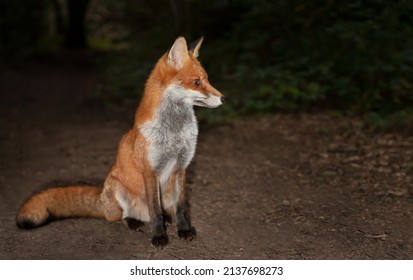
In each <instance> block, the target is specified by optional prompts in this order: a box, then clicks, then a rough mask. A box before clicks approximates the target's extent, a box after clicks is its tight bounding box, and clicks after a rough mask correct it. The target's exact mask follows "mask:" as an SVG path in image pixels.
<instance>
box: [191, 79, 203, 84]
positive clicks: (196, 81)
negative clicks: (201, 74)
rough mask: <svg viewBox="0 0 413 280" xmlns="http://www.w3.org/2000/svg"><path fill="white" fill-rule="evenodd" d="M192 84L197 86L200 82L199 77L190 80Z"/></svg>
mask: <svg viewBox="0 0 413 280" xmlns="http://www.w3.org/2000/svg"><path fill="white" fill-rule="evenodd" d="M192 82H193V83H194V85H196V86H199V85H200V84H201V81H200V80H199V79H195V80H193V81H192Z"/></svg>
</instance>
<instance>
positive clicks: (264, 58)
mask: <svg viewBox="0 0 413 280" xmlns="http://www.w3.org/2000/svg"><path fill="white" fill-rule="evenodd" d="M179 35H183V36H185V37H186V38H187V40H188V41H192V40H195V39H197V38H198V37H200V36H201V35H203V36H205V45H204V48H203V49H202V55H201V60H202V63H203V64H204V66H205V68H206V70H207V71H208V72H209V73H210V76H211V80H212V82H213V83H214V84H216V85H217V87H219V88H220V89H221V90H222V91H223V93H224V94H225V95H227V96H228V98H229V99H228V100H231V102H229V104H228V105H227V106H226V107H225V109H223V110H221V111H220V113H219V115H216V114H214V116H211V115H208V113H206V115H205V114H204V113H201V118H202V119H203V120H205V121H207V122H210V123H211V122H212V123H214V122H222V121H228V120H231V119H233V118H234V117H237V116H240V115H246V114H261V113H267V112H279V111H284V112H285V111H287V112H290V111H297V110H306V111H318V110H320V109H328V110H330V111H331V110H332V111H334V112H336V113H339V114H345V115H359V116H363V117H364V118H365V120H366V122H367V123H368V124H371V125H373V126H377V127H380V128H389V127H395V126H402V127H404V128H406V125H407V124H411V121H412V109H411V106H410V105H411V104H413V94H412V93H411V91H412V86H413V84H412V77H413V3H412V1H409V0H396V1H385V0H364V1H362V0H350V1H344V0H343V1H340V0H329V1H302V0H301V1H299V0H292V1H290V0H289V1H287V0H285V1H283V0H279V1H265V0H260V1H246V0H221V1H206V0H199V1H193V0H168V1H167V0H160V1H133V0H120V1H108V0H100V1H98V0H95V1H88V0H66V1H63V0H24V1H23V0H2V1H1V2H0V56H1V57H2V59H1V62H2V64H5V65H10V63H11V64H12V65H13V64H14V65H16V63H17V62H20V63H23V62H24V61H27V59H33V58H36V59H38V60H42V59H43V60H51V59H56V58H57V57H59V56H60V57H61V56H62V55H63V52H62V50H64V49H87V50H88V53H89V58H90V59H91V61H92V62H93V64H94V65H95V66H96V69H97V71H98V73H99V75H100V78H101V79H100V80H99V84H98V86H97V87H96V88H95V90H94V93H93V94H94V96H98V97H99V98H102V99H103V100H105V102H108V103H114V104H123V103H124V102H127V100H136V97H137V96H139V95H140V94H141V92H142V89H143V86H142V84H143V83H144V81H145V79H146V77H147V75H148V73H149V71H150V69H151V67H152V66H153V62H154V61H156V59H157V58H158V57H159V55H160V54H161V53H163V52H165V51H166V50H167V49H168V47H169V46H170V45H171V43H172V42H173V40H174V39H175V38H176V37H177V36H179Z"/></svg>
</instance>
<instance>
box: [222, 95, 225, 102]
mask: <svg viewBox="0 0 413 280" xmlns="http://www.w3.org/2000/svg"><path fill="white" fill-rule="evenodd" d="M221 102H222V104H224V103H225V96H221Z"/></svg>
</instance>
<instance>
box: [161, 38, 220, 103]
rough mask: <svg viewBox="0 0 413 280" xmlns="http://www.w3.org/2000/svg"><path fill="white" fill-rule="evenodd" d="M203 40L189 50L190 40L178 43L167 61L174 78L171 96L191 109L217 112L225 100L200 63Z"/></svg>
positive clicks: (171, 80)
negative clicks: (206, 108) (193, 107)
mask: <svg viewBox="0 0 413 280" xmlns="http://www.w3.org/2000/svg"><path fill="white" fill-rule="evenodd" d="M202 41H203V37H201V38H200V39H199V40H197V41H196V42H194V43H192V44H190V46H189V48H188V46H187V43H186V40H185V38H183V37H179V38H177V39H176V40H175V42H174V44H173V45H172V47H171V48H170V49H169V51H168V53H167V54H166V55H165V56H164V61H165V62H166V65H167V67H168V68H169V73H170V74H172V78H171V79H170V80H169V81H168V85H167V91H166V92H167V94H170V95H172V98H174V99H176V100H179V101H182V102H186V103H188V104H191V105H195V106H201V107H208V108H216V107H218V106H220V105H222V104H223V103H224V96H223V95H222V94H221V93H220V92H219V91H218V90H216V89H215V88H214V87H213V86H212V85H211V84H210V83H209V81H208V75H207V73H206V72H205V70H204V68H203V67H202V66H201V64H200V63H199V61H198V59H197V58H198V55H199V49H200V48H201V44H202Z"/></svg>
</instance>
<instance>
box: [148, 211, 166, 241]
mask: <svg viewBox="0 0 413 280" xmlns="http://www.w3.org/2000/svg"><path fill="white" fill-rule="evenodd" d="M151 242H152V245H153V246H155V247H165V246H166V245H167V244H168V235H167V234H166V231H165V222H164V219H163V215H162V214H161V215H158V216H156V217H155V218H154V219H153V234H152V241H151Z"/></svg>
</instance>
